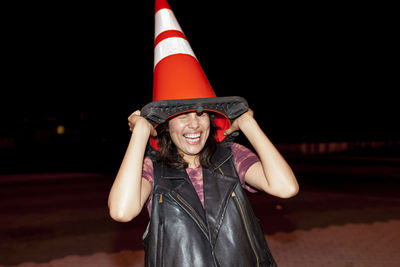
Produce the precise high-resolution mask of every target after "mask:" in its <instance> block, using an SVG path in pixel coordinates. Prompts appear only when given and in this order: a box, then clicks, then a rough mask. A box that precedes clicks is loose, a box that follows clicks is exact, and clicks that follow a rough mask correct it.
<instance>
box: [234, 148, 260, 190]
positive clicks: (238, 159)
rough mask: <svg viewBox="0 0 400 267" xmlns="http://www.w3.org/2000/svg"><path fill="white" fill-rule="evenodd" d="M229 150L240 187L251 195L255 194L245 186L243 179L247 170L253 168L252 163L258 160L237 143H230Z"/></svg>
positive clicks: (248, 150)
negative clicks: (230, 150)
mask: <svg viewBox="0 0 400 267" xmlns="http://www.w3.org/2000/svg"><path fill="white" fill-rule="evenodd" d="M231 149H232V154H233V158H234V161H235V165H236V170H237V172H238V175H239V179H240V183H241V185H242V187H243V188H244V189H246V190H247V191H249V192H251V193H255V192H257V191H256V190H254V189H253V188H251V187H250V186H248V185H246V181H245V177H246V173H247V170H248V169H249V168H250V167H251V166H253V164H254V163H256V162H259V161H260V159H259V158H258V156H257V155H256V154H254V153H253V152H252V151H251V150H250V149H248V148H247V147H245V146H243V145H240V144H238V143H233V142H232V143H231Z"/></svg>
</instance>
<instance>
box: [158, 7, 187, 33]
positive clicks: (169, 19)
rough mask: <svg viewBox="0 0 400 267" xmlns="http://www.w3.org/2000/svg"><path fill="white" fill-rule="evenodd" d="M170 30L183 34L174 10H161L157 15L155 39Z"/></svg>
mask: <svg viewBox="0 0 400 267" xmlns="http://www.w3.org/2000/svg"><path fill="white" fill-rule="evenodd" d="M169 30H177V31H180V32H182V29H181V26H179V23H178V21H177V20H176V18H175V15H174V13H173V12H172V10H170V9H167V8H163V9H160V10H158V11H157V13H156V15H155V33H154V39H155V38H157V36H158V35H159V34H160V33H162V32H164V31H169ZM182 33H183V32H182Z"/></svg>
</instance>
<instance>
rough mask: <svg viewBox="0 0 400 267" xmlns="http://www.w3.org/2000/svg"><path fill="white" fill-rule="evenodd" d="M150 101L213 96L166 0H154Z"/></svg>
mask: <svg viewBox="0 0 400 267" xmlns="http://www.w3.org/2000/svg"><path fill="white" fill-rule="evenodd" d="M153 80H154V83H153V101H158V100H172V99H193V98H210V97H216V95H215V93H214V90H213V89H212V87H211V85H210V83H209V82H208V79H207V77H206V75H205V74H204V71H203V69H202V67H201V65H200V63H199V61H198V60H197V58H196V56H195V54H194V53H193V50H192V48H191V47H190V44H189V42H188V40H187V39H186V36H185V34H184V33H183V31H182V29H181V27H180V26H179V23H178V21H177V20H176V18H175V15H174V13H173V12H172V10H171V8H170V6H169V4H168V3H167V1H166V0H156V9H155V36H154V77H153Z"/></svg>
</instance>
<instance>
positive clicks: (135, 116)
mask: <svg viewBox="0 0 400 267" xmlns="http://www.w3.org/2000/svg"><path fill="white" fill-rule="evenodd" d="M128 125H129V130H130V131H133V129H134V128H135V127H136V126H138V125H140V127H147V128H148V129H149V130H150V135H151V136H157V131H156V130H155V129H154V127H153V125H151V124H150V122H148V121H147V120H146V119H145V118H144V117H142V116H140V110H136V111H135V112H133V113H132V114H131V115H130V116H129V117H128Z"/></svg>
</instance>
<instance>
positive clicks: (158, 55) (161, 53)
mask: <svg viewBox="0 0 400 267" xmlns="http://www.w3.org/2000/svg"><path fill="white" fill-rule="evenodd" d="M174 54H186V55H191V56H192V57H194V58H195V59H197V58H196V56H195V55H194V53H193V50H192V48H191V47H190V44H189V42H188V41H187V40H185V39H183V38H181V37H170V38H166V39H164V40H162V41H161V42H159V43H158V44H157V46H156V47H155V48H154V68H155V67H156V65H157V63H158V62H160V61H161V60H162V59H163V58H165V57H167V56H170V55H174Z"/></svg>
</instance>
